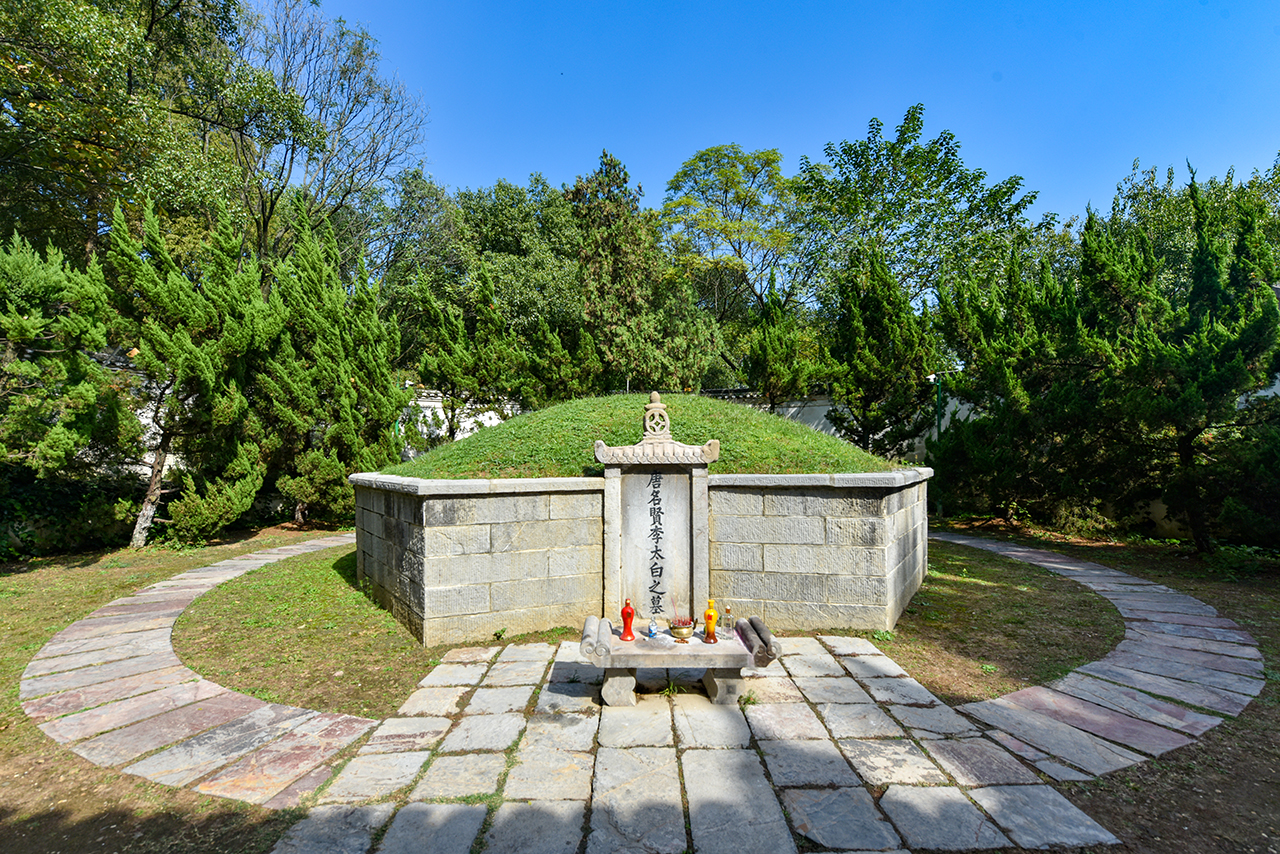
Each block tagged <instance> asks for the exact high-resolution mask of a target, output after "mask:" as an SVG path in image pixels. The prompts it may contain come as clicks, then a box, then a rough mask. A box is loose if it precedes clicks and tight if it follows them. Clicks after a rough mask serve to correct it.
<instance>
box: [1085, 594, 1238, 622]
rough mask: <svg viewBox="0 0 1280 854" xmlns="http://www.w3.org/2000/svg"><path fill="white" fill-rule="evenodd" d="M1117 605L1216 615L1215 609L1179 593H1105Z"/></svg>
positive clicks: (1175, 612)
mask: <svg viewBox="0 0 1280 854" xmlns="http://www.w3.org/2000/svg"><path fill="white" fill-rule="evenodd" d="M1107 598H1108V599H1110V600H1111V601H1112V602H1113V603H1114V604H1115V605H1116V606H1117V607H1119V606H1123V607H1125V608H1128V609H1131V610H1132V609H1137V610H1141V611H1155V612H1157V613H1159V612H1162V611H1164V612H1168V613H1170V614H1194V615H1198V616H1203V617H1216V616H1217V615H1218V612H1217V610H1216V609H1215V608H1214V607H1213V606H1212V605H1206V604H1205V603H1203V602H1201V601H1200V600H1199V599H1196V598H1195V597H1192V596H1184V595H1182V594H1180V593H1158V592H1147V591H1143V592H1134V593H1110V594H1108V595H1107Z"/></svg>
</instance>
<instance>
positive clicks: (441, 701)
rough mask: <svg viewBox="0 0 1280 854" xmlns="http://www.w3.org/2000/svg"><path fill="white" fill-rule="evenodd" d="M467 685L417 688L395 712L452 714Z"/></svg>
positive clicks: (402, 713) (404, 713) (403, 713)
mask: <svg viewBox="0 0 1280 854" xmlns="http://www.w3.org/2000/svg"><path fill="white" fill-rule="evenodd" d="M470 690H471V688H470V687H469V686H467V685H456V686H447V687H446V686H441V687H438V688H419V689H418V690H416V691H414V692H413V693H412V694H410V695H409V699H407V700H405V701H404V705H403V706H401V707H400V710H399V712H398V713H397V714H401V715H429V716H433V717H438V716H440V715H452V714H455V713H456V712H457V711H458V708H459V707H460V706H461V705H462V703H461V700H462V697H463V695H464V694H466V693H467V692H468V691H470Z"/></svg>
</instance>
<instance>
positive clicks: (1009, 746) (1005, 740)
mask: <svg viewBox="0 0 1280 854" xmlns="http://www.w3.org/2000/svg"><path fill="white" fill-rule="evenodd" d="M983 735H985V736H986V737H987V738H989V739H991V740H992V741H994V742H995V743H996V744H999V745H1000V746H1001V747H1003V748H1004V749H1005V750H1008V751H1009V752H1010V753H1012V754H1014V755H1015V756H1021V757H1022V758H1023V759H1025V760H1027V761H1028V762H1039V761H1040V760H1041V759H1048V758H1049V754H1047V753H1045V752H1044V751H1043V750H1037V749H1036V748H1034V747H1032V746H1031V745H1029V744H1027V743H1026V742H1025V741H1023V740H1022V739H1020V738H1014V737H1013V736H1011V735H1009V733H1007V732H1005V731H1004V730H1000V729H989V730H987V731H986V732H984V733H983Z"/></svg>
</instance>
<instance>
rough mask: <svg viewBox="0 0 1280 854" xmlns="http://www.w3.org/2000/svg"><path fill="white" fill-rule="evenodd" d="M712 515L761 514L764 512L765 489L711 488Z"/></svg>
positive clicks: (709, 497)
mask: <svg viewBox="0 0 1280 854" xmlns="http://www.w3.org/2000/svg"><path fill="white" fill-rule="evenodd" d="M708 499H709V502H710V505H711V515H712V516H760V515H763V513H764V491H763V490H760V489H715V488H712V489H710V490H709V495H708Z"/></svg>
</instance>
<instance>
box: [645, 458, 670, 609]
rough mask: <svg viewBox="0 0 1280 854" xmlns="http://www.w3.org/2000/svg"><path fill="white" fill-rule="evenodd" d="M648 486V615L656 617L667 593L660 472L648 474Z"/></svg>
mask: <svg viewBox="0 0 1280 854" xmlns="http://www.w3.org/2000/svg"><path fill="white" fill-rule="evenodd" d="M649 488H650V492H649V519H650V525H649V539H650V540H652V541H653V546H652V547H651V548H650V551H649V615H650V616H652V617H656V616H658V615H659V614H661V613H662V603H663V601H664V600H665V599H666V595H667V591H666V590H664V589H663V586H664V585H663V580H664V579H663V576H662V562H663V561H664V560H665V558H664V557H663V556H662V472H656V471H655V472H654V473H653V474H651V475H649Z"/></svg>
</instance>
